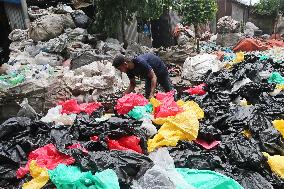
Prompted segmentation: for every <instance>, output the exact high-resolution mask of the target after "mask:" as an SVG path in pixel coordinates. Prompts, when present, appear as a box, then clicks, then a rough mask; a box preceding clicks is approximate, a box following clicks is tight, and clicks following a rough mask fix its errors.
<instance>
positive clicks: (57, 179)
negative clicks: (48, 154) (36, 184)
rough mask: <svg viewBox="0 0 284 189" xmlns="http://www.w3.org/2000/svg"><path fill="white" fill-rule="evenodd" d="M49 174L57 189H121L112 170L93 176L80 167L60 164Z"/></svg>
mask: <svg viewBox="0 0 284 189" xmlns="http://www.w3.org/2000/svg"><path fill="white" fill-rule="evenodd" d="M48 173H49V175H50V179H51V181H52V182H53V183H54V184H55V185H56V187H57V189H70V188H78V189H79V188H80V189H88V188H92V189H119V183H118V178H117V176H116V174H115V172H114V171H113V170H111V169H106V170H104V171H102V172H98V173H96V174H95V175H93V174H92V173H91V171H88V172H81V170H80V169H79V168H78V167H75V166H66V165H63V164H59V165H58V166H57V167H56V169H54V170H49V171H48Z"/></svg>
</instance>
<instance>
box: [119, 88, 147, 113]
mask: <svg viewBox="0 0 284 189" xmlns="http://www.w3.org/2000/svg"><path fill="white" fill-rule="evenodd" d="M147 104H148V100H147V99H146V98H145V97H144V96H143V95H141V94H133V93H131V94H127V95H125V96H124V97H122V98H120V99H118V100H117V105H116V106H115V110H116V111H117V113H118V114H122V115H124V114H127V113H128V112H130V111H131V110H132V109H133V108H134V107H135V106H145V105H147Z"/></svg>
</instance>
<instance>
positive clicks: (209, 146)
mask: <svg viewBox="0 0 284 189" xmlns="http://www.w3.org/2000/svg"><path fill="white" fill-rule="evenodd" d="M194 142H195V143H196V144H199V145H200V146H202V147H203V148H205V149H206V150H210V149H212V148H214V147H216V146H218V145H219V144H221V141H213V142H211V143H207V142H206V141H204V140H202V139H196V140H194Z"/></svg>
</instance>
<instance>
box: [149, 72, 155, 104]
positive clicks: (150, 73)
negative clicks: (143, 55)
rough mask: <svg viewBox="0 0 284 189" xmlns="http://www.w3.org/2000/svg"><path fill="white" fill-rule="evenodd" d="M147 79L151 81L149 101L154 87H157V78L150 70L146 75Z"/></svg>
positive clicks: (153, 92) (152, 95)
mask: <svg viewBox="0 0 284 189" xmlns="http://www.w3.org/2000/svg"><path fill="white" fill-rule="evenodd" d="M148 78H149V79H150V80H151V92H150V96H149V99H150V98H152V97H154V94H155V90H156V86H157V76H156V74H155V73H154V71H153V70H151V71H150V72H149V74H148Z"/></svg>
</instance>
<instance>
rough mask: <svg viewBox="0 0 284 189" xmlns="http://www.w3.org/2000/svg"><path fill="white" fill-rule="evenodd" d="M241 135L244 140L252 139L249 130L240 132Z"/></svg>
mask: <svg viewBox="0 0 284 189" xmlns="http://www.w3.org/2000/svg"><path fill="white" fill-rule="evenodd" d="M242 134H243V136H244V137H246V138H251V137H252V134H251V132H250V130H247V129H246V130H244V131H242Z"/></svg>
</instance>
